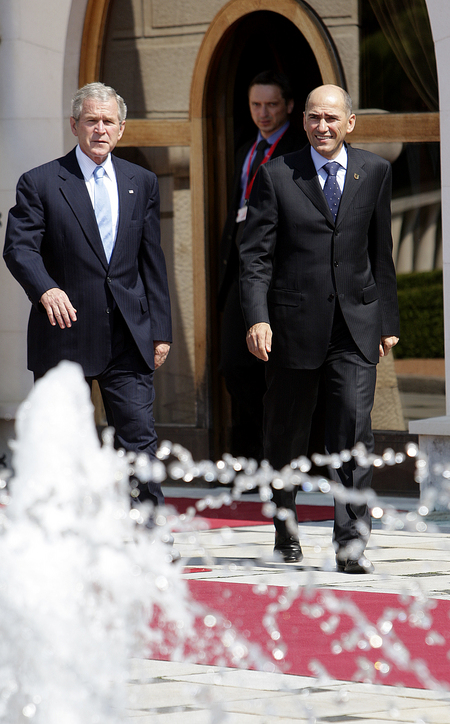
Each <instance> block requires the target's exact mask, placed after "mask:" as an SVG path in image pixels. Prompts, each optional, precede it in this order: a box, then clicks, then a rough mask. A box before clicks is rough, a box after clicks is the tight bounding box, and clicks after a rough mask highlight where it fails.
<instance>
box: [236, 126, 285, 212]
mask: <svg viewBox="0 0 450 724" xmlns="http://www.w3.org/2000/svg"><path fill="white" fill-rule="evenodd" d="M286 131H287V128H286ZM286 131H283V133H282V134H281V136H280V137H279V138H277V140H276V141H275V143H273V144H272V145H271V146H270V147H269V150H268V151H267V153H266V155H265V156H264V158H263V160H262V161H261V166H262V165H263V163H266V162H267V161H268V160H269V159H270V157H271V156H272V154H273V152H274V151H275V149H276V147H277V145H278V144H279V142H280V141H281V139H282V138H283V136H284V134H285V133H286ZM257 143H258V139H256V141H255V143H254V144H253V148H252V150H251V153H250V156H249V158H248V164H247V187H246V189H245V200H246V201H248V199H249V197H250V192H251V190H252V186H253V182H254V180H255V176H256V172H255V174H254V176H253V178H252V179H250V180H249V177H250V168H251V163H252V160H253V154H254V153H255V148H256V144H257ZM258 168H259V166H258ZM256 171H258V169H256Z"/></svg>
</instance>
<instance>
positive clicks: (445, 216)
mask: <svg viewBox="0 0 450 724" xmlns="http://www.w3.org/2000/svg"><path fill="white" fill-rule="evenodd" d="M427 6H428V13H429V16H430V23H431V30H432V33H433V39H434V43H435V49H436V62H437V69H438V81H439V105H440V122H441V186H442V237H443V239H442V245H443V277H444V337H445V340H444V341H445V379H446V401H447V402H446V413H447V414H446V415H444V416H443V417H435V418H430V419H428V420H415V421H414V422H410V423H409V431H410V432H413V433H416V434H418V435H419V446H420V448H421V449H422V450H423V452H425V453H426V454H427V455H428V457H429V463H430V483H431V484H432V485H433V486H436V488H437V489H439V484H440V480H441V477H440V476H439V475H438V474H434V473H433V468H434V466H435V465H436V464H449V463H450V394H449V393H450V390H449V385H450V138H449V130H450V12H449V5H448V0H427ZM422 492H424V490H423V491H422ZM443 505H444V507H446V503H445V502H444V503H443ZM439 507H441V504H440V503H439V500H438V501H437V502H436V508H439Z"/></svg>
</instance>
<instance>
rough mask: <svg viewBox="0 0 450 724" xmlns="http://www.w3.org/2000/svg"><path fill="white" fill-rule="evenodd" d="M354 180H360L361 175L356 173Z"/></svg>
mask: <svg viewBox="0 0 450 724" xmlns="http://www.w3.org/2000/svg"><path fill="white" fill-rule="evenodd" d="M353 178H354V179H355V180H356V181H357V180H358V179H359V173H354V174H353Z"/></svg>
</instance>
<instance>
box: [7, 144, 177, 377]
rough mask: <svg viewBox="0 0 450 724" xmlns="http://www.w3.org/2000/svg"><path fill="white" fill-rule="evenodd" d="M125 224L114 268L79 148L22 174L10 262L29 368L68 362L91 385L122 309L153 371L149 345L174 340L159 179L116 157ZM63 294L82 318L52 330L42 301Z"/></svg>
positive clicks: (9, 238)
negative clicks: (25, 317) (25, 310)
mask: <svg viewBox="0 0 450 724" xmlns="http://www.w3.org/2000/svg"><path fill="white" fill-rule="evenodd" d="M113 163H114V168H115V171H116V178H117V186H118V193H119V224H118V231H117V239H116V244H115V247H114V251H113V254H112V257H111V260H110V263H109V265H108V262H107V260H106V256H105V252H104V250H103V245H102V241H101V238H100V234H99V231H98V226H97V222H96V219H95V214H94V210H93V207H92V203H91V200H90V198H89V194H88V191H87V189H86V184H85V182H84V178H83V175H82V173H81V170H80V167H79V165H78V162H77V160H76V155H75V150H73V151H71V152H70V153H69V154H68V155H67V156H64V157H63V158H59V159H57V160H55V161H51V162H50V163H48V164H45V165H43V166H39V167H38V168H35V169H33V170H31V171H29V172H27V173H25V174H24V175H23V176H22V177H21V178H20V180H19V182H18V185H17V197H16V205H15V206H14V207H13V208H12V209H11V211H10V213H9V217H8V225H7V230H6V240H5V248H4V258H5V261H6V264H7V266H8V268H9V269H10V271H11V272H12V274H13V275H14V277H15V278H16V279H17V281H18V282H19V283H20V284H21V285H22V287H23V288H24V290H25V291H26V293H27V295H28V297H29V298H30V300H31V302H32V308H31V313H30V318H29V324H28V367H29V369H31V370H33V371H34V372H35V373H37V374H39V375H41V374H44V373H45V372H46V371H47V370H48V369H50V368H51V367H54V366H55V365H56V364H58V362H60V361H61V360H63V359H68V360H72V361H74V362H78V363H79V364H80V365H81V366H82V367H83V370H84V374H85V375H86V376H88V377H95V376H96V375H97V374H99V373H100V372H102V371H103V370H104V369H105V367H106V365H107V364H108V362H109V359H110V351H111V325H110V312H111V310H112V308H113V307H114V306H115V305H117V307H118V308H119V310H120V312H121V313H122V315H123V317H124V319H125V321H126V323H127V325H128V327H129V329H130V331H131V334H132V335H133V338H134V340H135V342H136V344H137V347H138V348H139V350H140V352H141V354H142V356H143V357H144V359H145V361H146V362H147V364H148V365H149V366H150V368H151V369H153V366H154V361H153V340H160V341H166V342H170V341H171V320H170V302H169V292H168V285H167V276H166V268H165V261H164V256H163V252H162V249H161V246H160V236H159V190H158V182H157V179H156V176H155V175H154V174H153V173H151V172H149V171H147V170H145V169H143V168H141V167H140V166H137V165H135V164H131V163H129V162H128V161H124V160H123V159H119V158H115V157H113ZM52 287H60V288H61V289H63V290H64V291H65V292H66V293H67V295H68V297H69V299H70V301H71V302H72V304H73V306H74V307H75V309H76V310H77V317H78V319H77V321H76V322H75V323H74V324H73V325H72V327H71V328H70V329H63V330H61V329H60V328H59V327H58V326H56V327H52V326H51V325H50V323H49V321H48V318H47V314H46V312H45V310H44V308H43V307H42V305H41V304H40V303H39V299H40V298H41V296H42V294H43V293H44V292H45V291H47V290H48V289H50V288H52Z"/></svg>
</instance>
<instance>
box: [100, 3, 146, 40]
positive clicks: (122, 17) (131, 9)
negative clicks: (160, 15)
mask: <svg viewBox="0 0 450 724" xmlns="http://www.w3.org/2000/svg"><path fill="white" fill-rule="evenodd" d="M108 30H109V33H108V42H111V40H115V39H116V38H120V39H123V38H139V37H140V36H142V35H143V34H144V16H143V8H142V0H127V2H113V3H111V15H110V18H109V23H108Z"/></svg>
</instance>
